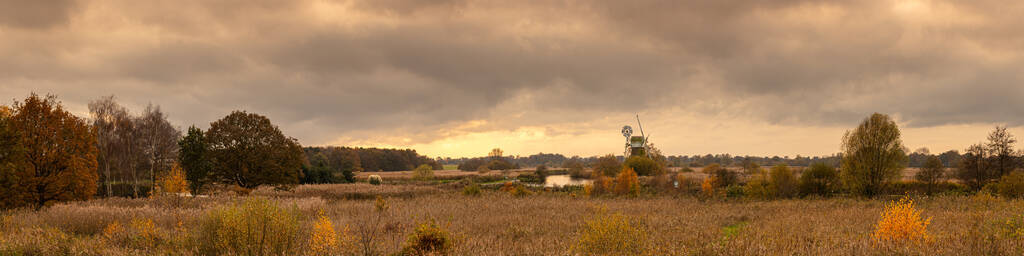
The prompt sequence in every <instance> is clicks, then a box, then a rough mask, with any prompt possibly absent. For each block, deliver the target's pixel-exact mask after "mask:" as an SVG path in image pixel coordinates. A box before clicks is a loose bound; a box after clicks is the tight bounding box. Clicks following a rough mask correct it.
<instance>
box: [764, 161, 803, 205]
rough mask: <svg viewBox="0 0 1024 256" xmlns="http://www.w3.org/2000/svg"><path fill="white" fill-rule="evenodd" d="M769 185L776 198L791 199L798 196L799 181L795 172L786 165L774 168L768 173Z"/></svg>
mask: <svg viewBox="0 0 1024 256" xmlns="http://www.w3.org/2000/svg"><path fill="white" fill-rule="evenodd" d="M768 177H769V179H768V184H769V186H768V187H769V191H770V192H771V196H772V197H774V198H790V197H793V196H796V194H797V192H798V191H797V189H798V187H797V181H796V177H794V176H793V171H792V170H790V169H789V167H788V166H786V165H785V164H780V165H776V166H774V167H772V169H771V171H770V172H769V173H768Z"/></svg>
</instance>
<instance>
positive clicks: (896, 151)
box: [840, 113, 907, 197]
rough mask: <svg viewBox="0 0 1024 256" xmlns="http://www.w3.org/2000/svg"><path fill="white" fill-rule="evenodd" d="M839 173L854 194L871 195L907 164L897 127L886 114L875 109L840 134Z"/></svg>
mask: <svg viewBox="0 0 1024 256" xmlns="http://www.w3.org/2000/svg"><path fill="white" fill-rule="evenodd" d="M842 147H843V159H842V168H841V170H840V177H841V179H842V180H843V184H844V185H846V186H847V187H848V188H849V189H850V192H853V193H854V194H857V195H861V196H866V197H874V196H876V195H878V194H880V193H881V192H882V189H883V188H884V186H885V185H886V184H887V183H888V182H890V181H892V180H894V179H896V178H897V177H898V176H899V174H900V171H901V170H903V168H904V167H906V162H907V153H906V151H905V150H904V147H903V141H902V140H901V139H900V129H899V127H897V126H896V122H895V121H893V120H892V119H891V118H889V116H888V115H884V114H879V113H875V114H873V115H871V116H870V117H868V118H866V119H864V121H863V122H862V123H861V124H860V125H859V126H858V127H857V128H856V129H854V130H853V131H848V132H846V135H844V136H843V146H842Z"/></svg>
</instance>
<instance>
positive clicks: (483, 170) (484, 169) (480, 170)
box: [476, 165, 491, 174]
mask: <svg viewBox="0 0 1024 256" xmlns="http://www.w3.org/2000/svg"><path fill="white" fill-rule="evenodd" d="M476 172H477V173H479V174H486V173H488V172H491V169H490V168H487V166H486V165H481V166H480V167H478V168H476Z"/></svg>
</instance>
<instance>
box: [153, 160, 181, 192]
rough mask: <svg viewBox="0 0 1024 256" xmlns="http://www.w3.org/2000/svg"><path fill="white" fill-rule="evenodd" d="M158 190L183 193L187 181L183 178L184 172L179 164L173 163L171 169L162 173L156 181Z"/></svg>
mask: <svg viewBox="0 0 1024 256" xmlns="http://www.w3.org/2000/svg"><path fill="white" fill-rule="evenodd" d="M157 187H158V191H160V192H163V193H173V194H177V193H185V192H186V191H188V189H189V184H188V181H187V180H186V179H185V172H184V171H182V170H181V166H179V165H174V166H172V167H171V171H169V172H167V173H166V174H164V176H163V177H161V178H160V179H159V180H158V182H157Z"/></svg>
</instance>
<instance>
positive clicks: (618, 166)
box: [594, 154, 622, 177]
mask: <svg viewBox="0 0 1024 256" xmlns="http://www.w3.org/2000/svg"><path fill="white" fill-rule="evenodd" d="M594 171H595V172H601V173H602V174H604V175H605V176H608V177H615V175H619V171H622V162H621V161H619V158H618V157H615V156H614V155H610V154H609V155H605V156H602V157H601V158H598V159H597V162H596V163H594Z"/></svg>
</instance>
